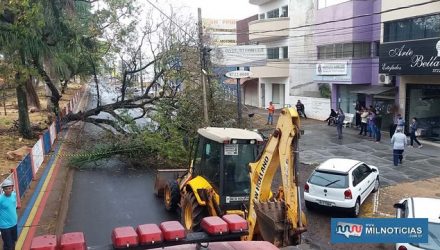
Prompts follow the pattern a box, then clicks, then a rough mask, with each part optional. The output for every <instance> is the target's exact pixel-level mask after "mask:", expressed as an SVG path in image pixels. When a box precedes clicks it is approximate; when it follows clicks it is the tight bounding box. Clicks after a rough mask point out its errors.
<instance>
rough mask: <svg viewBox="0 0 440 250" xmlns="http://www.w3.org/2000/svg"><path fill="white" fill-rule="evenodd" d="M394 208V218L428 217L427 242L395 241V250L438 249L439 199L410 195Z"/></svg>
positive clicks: (439, 245) (439, 246)
mask: <svg viewBox="0 0 440 250" xmlns="http://www.w3.org/2000/svg"><path fill="white" fill-rule="evenodd" d="M394 208H396V218H428V243H397V244H396V249H397V250H412V249H429V250H431V249H432V250H434V249H440V199H434V198H422V197H411V198H406V199H402V200H400V201H399V203H396V204H394Z"/></svg>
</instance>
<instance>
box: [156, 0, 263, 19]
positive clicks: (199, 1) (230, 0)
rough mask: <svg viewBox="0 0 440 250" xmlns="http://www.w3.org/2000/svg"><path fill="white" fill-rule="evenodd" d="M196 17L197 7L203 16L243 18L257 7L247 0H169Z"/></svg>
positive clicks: (252, 13)
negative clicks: (200, 9)
mask: <svg viewBox="0 0 440 250" xmlns="http://www.w3.org/2000/svg"><path fill="white" fill-rule="evenodd" d="M158 2H160V1H158ZM170 2H171V3H172V4H173V5H175V6H179V7H185V10H187V11H188V12H192V15H193V16H194V17H197V8H202V17H203V18H225V19H238V20H240V19H244V18H246V17H249V16H252V15H255V14H257V11H258V7H257V6H256V5H252V4H249V0H170Z"/></svg>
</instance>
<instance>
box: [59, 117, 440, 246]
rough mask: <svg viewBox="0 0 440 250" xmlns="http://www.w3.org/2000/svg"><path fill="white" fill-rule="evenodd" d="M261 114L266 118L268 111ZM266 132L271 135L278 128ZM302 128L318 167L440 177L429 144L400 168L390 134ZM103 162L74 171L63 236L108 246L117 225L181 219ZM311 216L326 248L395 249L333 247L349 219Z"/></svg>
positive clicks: (135, 176)
mask: <svg viewBox="0 0 440 250" xmlns="http://www.w3.org/2000/svg"><path fill="white" fill-rule="evenodd" d="M256 112H260V113H261V114H260V116H261V117H263V119H264V117H265V114H264V113H263V112H264V111H262V110H256ZM255 124H256V123H255ZM256 126H262V125H261V124H260V125H257V124H256ZM267 129H268V130H267V131H272V129H273V128H270V127H267ZM303 129H304V130H305V134H304V136H303V137H302V138H301V140H300V142H301V144H300V151H301V154H300V161H301V162H303V163H306V164H315V163H320V162H322V161H324V160H326V159H328V158H334V157H344V158H345V157H347V158H354V159H359V160H363V161H365V162H367V163H369V164H373V165H375V166H377V167H378V168H379V170H380V173H381V181H382V182H381V185H382V186H387V185H395V184H398V183H401V182H407V181H415V180H421V179H427V178H431V177H437V176H439V175H440V156H438V153H437V152H438V148H436V147H432V146H428V145H426V146H425V147H424V148H422V149H408V150H406V152H405V158H404V163H403V165H402V166H399V167H398V168H396V167H394V166H392V161H391V159H392V158H391V146H390V145H389V143H388V142H389V137H387V135H384V136H383V142H381V143H379V144H377V143H374V142H372V141H369V140H368V139H366V138H364V137H361V136H358V135H357V131H356V130H354V129H344V139H342V140H338V139H337V138H336V128H335V127H329V126H327V125H326V124H325V123H323V122H319V121H313V120H305V121H304V123H303ZM86 131H89V133H90V134H89V135H86V136H91V137H93V135H95V134H96V133H95V131H94V130H93V129H91V128H87V127H86ZM102 164H106V166H107V168H106V169H105V170H99V171H98V170H87V171H78V172H76V173H75V178H74V182H73V188H72V195H71V199H70V206H69V211H68V219H67V221H66V226H65V228H64V229H65V230H64V232H71V231H83V232H84V233H85V236H86V239H87V242H88V245H89V246H96V245H105V244H108V243H109V242H110V232H111V229H113V227H115V226H125V225H132V226H136V225H138V224H141V223H148V222H156V223H157V222H160V221H164V220H169V219H175V218H176V215H173V214H168V213H166V212H165V211H164V209H163V205H162V202H161V201H159V200H158V199H156V198H155V197H154V195H153V192H152V187H153V183H152V181H153V179H152V175H151V174H150V173H148V172H140V171H134V170H125V169H126V168H125V166H124V163H123V162H120V161H117V160H116V159H112V160H110V161H108V162H104V163H102ZM302 166H304V167H303V168H302V170H301V172H300V173H301V176H300V177H301V178H300V182H301V183H302V184H301V186H303V183H304V181H305V179H306V178H307V177H308V176H309V174H310V172H311V171H312V170H313V167H310V166H308V167H307V166H306V165H302ZM370 200H371V198H370ZM370 203H371V201H370ZM366 206H368V205H366ZM306 213H307V216H308V220H309V223H310V225H309V232H307V233H306V235H305V236H306V238H307V239H308V240H309V241H310V242H313V243H315V244H317V245H318V246H319V247H320V248H321V249H392V245H383V244H375V245H331V244H330V243H329V242H330V224H329V222H330V218H331V217H344V216H345V215H343V214H342V215H341V214H335V213H334V212H331V211H326V210H324V211H322V210H318V211H306Z"/></svg>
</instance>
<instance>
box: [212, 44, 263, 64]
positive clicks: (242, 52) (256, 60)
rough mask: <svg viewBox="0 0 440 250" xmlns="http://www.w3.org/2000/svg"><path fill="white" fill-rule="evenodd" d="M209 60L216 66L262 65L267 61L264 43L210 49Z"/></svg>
mask: <svg viewBox="0 0 440 250" xmlns="http://www.w3.org/2000/svg"><path fill="white" fill-rule="evenodd" d="M211 61H212V63H213V64H215V65H216V66H227V67H245V66H264V65H266V61H267V52H266V46H265V45H242V46H231V47H219V48H215V49H213V50H212V51H211Z"/></svg>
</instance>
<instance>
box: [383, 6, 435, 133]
mask: <svg viewBox="0 0 440 250" xmlns="http://www.w3.org/2000/svg"><path fill="white" fill-rule="evenodd" d="M396 8H400V9H399V10H392V9H396ZM382 12H383V14H382V17H381V18H382V23H383V25H382V29H381V31H382V33H381V35H382V36H381V42H382V44H381V46H380V61H379V71H380V73H381V78H382V81H383V83H385V84H393V80H394V79H395V82H396V87H397V88H398V93H397V95H396V104H397V109H396V112H395V113H401V114H402V115H404V116H405V120H406V124H407V125H408V124H409V123H410V122H411V119H412V118H413V117H417V118H418V125H419V128H421V135H422V137H424V139H427V140H432V141H440V14H439V12H440V2H437V1H436V2H432V3H429V1H425V0H399V1H394V0H382ZM407 129H408V126H407Z"/></svg>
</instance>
